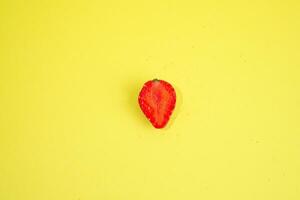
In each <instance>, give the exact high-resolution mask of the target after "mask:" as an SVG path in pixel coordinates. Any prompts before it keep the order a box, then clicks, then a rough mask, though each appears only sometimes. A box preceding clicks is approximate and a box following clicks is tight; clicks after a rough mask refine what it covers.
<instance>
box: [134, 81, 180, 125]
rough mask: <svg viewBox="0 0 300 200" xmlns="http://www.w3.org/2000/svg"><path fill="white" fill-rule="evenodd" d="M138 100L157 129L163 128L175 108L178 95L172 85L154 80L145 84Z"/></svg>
mask: <svg viewBox="0 0 300 200" xmlns="http://www.w3.org/2000/svg"><path fill="white" fill-rule="evenodd" d="M138 100H139V104H140V107H141V109H142V111H143V113H144V114H145V115H146V117H147V118H148V119H149V121H150V122H151V123H152V125H153V126H154V127H155V128H163V127H165V126H166V124H167V123H168V121H169V119H170V116H171V114H172V112H173V110H174V108H175V104H176V93H175V90H174V88H173V86H172V85H171V84H170V83H168V82H166V81H163V80H158V79H153V80H151V81H148V82H146V83H145V84H144V86H143V88H142V90H141V91H140V94H139V99H138Z"/></svg>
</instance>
